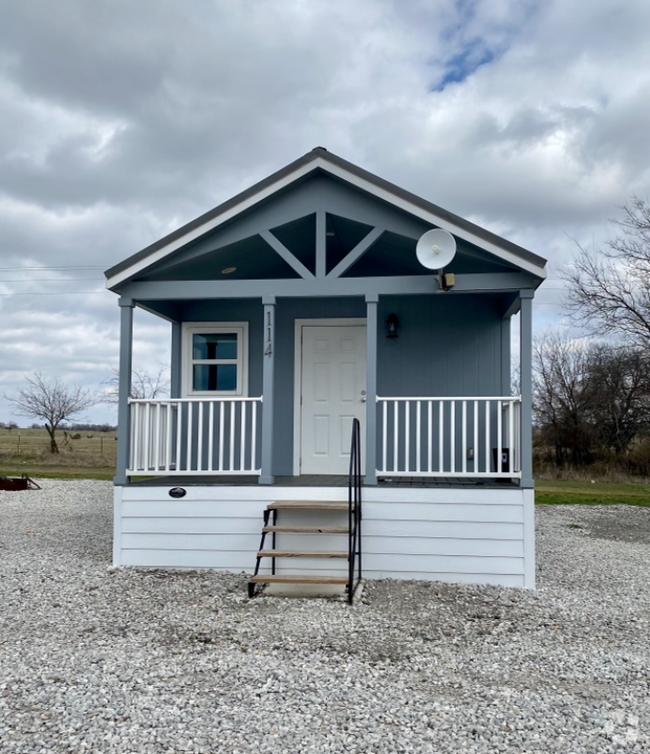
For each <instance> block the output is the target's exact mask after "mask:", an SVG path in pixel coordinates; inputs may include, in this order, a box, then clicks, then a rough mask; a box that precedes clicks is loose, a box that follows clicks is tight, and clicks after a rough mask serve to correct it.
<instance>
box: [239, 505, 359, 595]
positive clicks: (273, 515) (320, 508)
mask: <svg viewBox="0 0 650 754" xmlns="http://www.w3.org/2000/svg"><path fill="white" fill-rule="evenodd" d="M349 511H350V506H349V504H348V503H343V502H341V503H339V502H328V501H319V500H305V501H301V500H298V501H295V500H277V501H275V502H274V503H269V505H268V506H267V508H266V510H265V511H264V526H263V528H262V539H261V541H260V548H259V552H258V553H257V562H256V565H255V575H254V576H252V577H251V579H250V581H249V582H248V596H249V597H253V596H254V595H255V591H256V588H257V587H258V585H261V584H341V585H347V586H348V589H350V586H351V585H350V583H349V582H350V575H349V569H348V567H347V565H346V568H345V571H342V573H341V575H340V576H338V575H337V576H331V575H321V574H317V575H315V574H310V573H305V574H278V573H276V561H277V559H278V558H297V559H300V558H310V559H324V560H327V559H333V560H345V561H347V563H348V564H349V559H350V549H349V534H350V527H349V523H348V522H346V523H345V525H343V524H342V523H341V522H336V518H337V516H336V515H331V514H336V513H338V514H339V516H340V517H342V515H343V514H345V515H346V518H347V517H348V513H349ZM313 512H317V513H320V514H324V515H323V516H322V518H323V522H322V523H321V522H320V521H318V518H319V516H318V515H316V516H314V515H313ZM283 513H284V514H287V513H293V515H291V516H290V518H291V522H287V523H284V522H283V521H282V518H284V517H285V516H283V515H282V514H283ZM314 518H316V519H317V521H316V522H315V521H314ZM300 519H302V521H303V522H302V523H300V524H296V523H293V522H294V521H296V520H300ZM333 519H334V522H335V523H337V524H338V525H333ZM306 522H309V523H310V524H311V525H306ZM278 534H304V535H308V536H307V537H306V539H308V540H314V541H315V542H316V541H317V540H318V537H319V536H321V535H340V539H341V543H342V545H343V549H340V550H338V549H337V550H331V549H327V550H325V549H317V548H315V549H311V548H309V549H288V548H284V547H282V548H280V547H277V535H278ZM267 535H271V547H270V548H265V542H266V537H267ZM312 535H313V536H312ZM304 539H305V538H301V540H302V541H304ZM264 558H270V559H271V573H270V574H268V573H267V574H260V573H259V570H260V565H261V564H262V560H263V559H264Z"/></svg>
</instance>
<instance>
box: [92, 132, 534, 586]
mask: <svg viewBox="0 0 650 754" xmlns="http://www.w3.org/2000/svg"><path fill="white" fill-rule="evenodd" d="M432 229H442V230H444V231H447V232H448V233H449V234H451V236H453V240H455V245H456V253H455V256H453V258H452V259H451V261H449V262H448V264H447V265H446V266H445V267H444V270H442V271H439V270H436V269H432V268H431V265H429V266H425V265H424V264H422V263H421V262H420V258H421V257H419V255H418V248H417V244H418V240H419V239H421V238H422V236H423V235H424V234H425V233H427V232H429V231H431V230H432ZM545 264H546V263H545V260H544V259H542V258H540V257H539V256H537V255H535V254H533V253H531V252H529V251H526V250H525V249H523V248H521V247H519V246H517V245H515V244H513V243H510V242H509V241H506V240H505V239H503V238H500V237H498V236H496V235H495V234H493V233H490V232H488V231H486V230H484V229H482V228H480V227H478V226H476V225H474V224H473V223H471V222H468V221H466V220H463V219H462V218H460V217H457V216H456V215H453V214H451V213H450V212H447V211H446V210H443V209H441V208H440V207H437V206H435V205H434V204H431V203H430V202H428V201H425V200H424V199H421V198H419V197H417V196H414V195H413V194H411V193H409V192H407V191H404V190H403V189H400V188H398V187H397V186H395V185H393V184H391V183H389V182H387V181H385V180H383V179H381V178H379V177H377V176H375V175H373V174H371V173H369V172H367V171H365V170H363V169H361V168H359V167H357V166H355V165H353V164H351V163H349V162H347V161H345V160H343V159H341V158H340V157H337V156H335V155H333V154H332V153H330V152H328V151H327V150H325V149H323V148H320V147H319V148H316V149H314V150H313V151H311V152H309V153H308V154H306V155H305V156H304V157H301V158H300V159H298V160H296V161H295V162H293V163H291V164H290V165H288V166H287V167H285V168H283V169H282V170H280V171H278V172H277V173H275V174H273V175H271V176H270V177H268V178H266V179H265V180H263V181H261V182H260V183H258V184H256V185H255V186H253V187H251V188H250V189H248V190H246V191H244V192H243V193H241V194H239V195H237V196H235V197H234V198H232V199H230V200H229V201H227V202H225V203H224V204H222V205H220V206H219V207H217V208H216V209H214V210H212V211H210V212H208V213H207V214H205V215H203V216H202V217H199V218H198V219H196V220H194V221H193V222H191V223H189V224H188V225H185V226H184V227H182V228H180V229H178V230H176V231H175V232H173V233H172V234H170V235H168V236H166V237H165V238H163V239H161V240H160V241H158V242H156V243H154V244H153V245H151V246H149V247H148V248H146V249H144V250H143V251H141V252H139V253H137V254H135V255H133V256H131V257H130V258H128V259H126V260H125V261H124V262H121V263H120V264H118V265H116V266H115V267H113V268H111V269H110V270H108V271H107V272H106V277H107V287H108V288H109V289H110V290H112V291H114V292H115V293H117V294H118V295H119V297H120V298H119V306H120V311H121V347H120V402H119V418H118V424H119V438H118V466H117V475H116V478H115V536H114V563H115V565H133V566H155V567H174V568H183V567H191V568H213V569H221V570H231V571H242V570H244V571H250V572H252V570H253V569H254V568H255V566H256V563H257V562H258V561H257V557H258V552H259V540H260V533H261V529H262V525H263V524H264V526H265V528H266V530H267V531H268V532H269V534H272V536H273V543H274V548H275V550H277V552H278V553H280V552H284V553H285V554H284V555H280V554H277V556H276V555H274V557H273V559H272V562H271V563H269V564H268V566H267V565H266V563H265V561H264V560H261V561H260V562H261V570H260V573H261V574H264V573H267V574H271V573H272V575H275V576H281V575H282V574H287V575H291V574H294V575H296V574H297V575H299V574H301V573H307V574H311V575H312V576H315V577H318V576H319V575H322V576H324V577H325V576H336V574H339V573H340V565H339V566H338V567H337V566H336V565H335V558H334V556H333V555H332V556H331V557H329V558H327V557H321V556H322V555H323V553H324V552H328V553H330V554H331V553H333V552H338V550H336V546H337V545H336V538H337V536H339V535H340V534H341V533H342V532H343V530H344V529H345V528H346V527H345V524H344V523H343V524H341V522H338V524H341V525H337V522H336V521H335V520H334V518H332V520H328V521H327V522H326V524H327V525H325V524H323V523H322V520H320V519H319V521H317V520H316V518H315V516H321V515H325V516H326V517H327V516H330V515H331V516H333V517H335V516H336V513H335V511H336V510H337V509H338V507H337V506H339V505H340V504H341V503H343V502H345V501H346V500H347V499H348V489H347V475H348V467H349V461H350V436H351V429H352V424H353V420H354V419H355V418H356V419H358V420H359V422H360V425H361V449H360V452H361V470H362V477H363V487H362V498H363V535H362V537H361V542H360V544H359V550H360V554H361V555H362V558H363V564H364V575H365V576H366V577H368V578H383V577H393V578H421V579H439V580H447V581H463V582H473V583H491V584H502V585H508V586H519V587H531V588H532V587H533V586H534V557H535V553H534V513H533V502H534V492H533V478H532V467H531V465H532V453H531V314H532V300H533V296H534V293H535V290H536V289H537V287H538V286H539V285H540V284H541V282H542V281H543V279H544V278H545V275H546V271H545ZM135 306H139V307H142V308H143V309H146V310H147V311H149V312H152V313H153V314H155V315H157V316H159V317H161V318H163V319H166V320H168V321H169V322H170V323H171V333H172V335H171V343H170V345H169V359H170V363H171V375H172V376H171V397H170V398H166V399H162V400H160V399H156V400H134V399H131V398H129V395H130V393H131V385H130V374H131V361H132V337H133V308H134V307H135ZM517 313H519V315H520V338H519V349H518V350H519V354H516V356H518V360H519V363H520V367H521V381H520V382H521V395H514V394H513V393H512V391H511V364H512V359H511V352H510V351H511V345H510V344H511V333H510V331H511V318H512V317H513V315H515V314H517ZM164 350H165V349H164V347H163V352H164ZM163 352H161V353H163ZM279 501H281V502H283V503H291V504H292V505H285V506H284V509H286V510H285V512H284V513H282V514H281V515H282V516H283V519H282V523H284V524H285V525H284V526H280V524H278V522H277V521H276V517H277V513H278V510H282V509H283V508H282V505H279ZM316 503H320V504H325V503H330V504H331V505H332V510H326V511H325V512H324V513H323V505H321V508H320V510H321V513H316V512H315V511H316V509H317V507H318V506H317V505H316ZM308 504H311V512H307V513H305V516H306V518H303V519H301V521H297V520H296V519H295V516H296V515H297V511H296V510H291V508H292V506H293V508H300V506H301V505H303V507H309V505H308ZM268 511H275V512H274V513H273V517H272V519H271V518H269V513H268ZM265 512H266V513H265ZM310 516H311V518H310ZM315 533H320V534H321V535H322V539H321V540H319V542H318V549H317V550H314V543H313V535H314V534H315ZM292 548H297V549H298V550H299V551H300V558H296V557H291V552H290V551H291V550H292ZM262 549H264V548H262ZM339 549H340V548H339ZM265 552H266V551H265ZM319 553H320V555H319ZM293 554H296V553H295V552H294V553H293ZM260 557H263V556H260ZM297 562H299V566H298V567H297V566H295V565H294V564H295V563H297ZM337 562H338V561H337Z"/></svg>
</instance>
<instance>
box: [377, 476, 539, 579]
mask: <svg viewBox="0 0 650 754" xmlns="http://www.w3.org/2000/svg"><path fill="white" fill-rule="evenodd" d="M364 492H365V493H366V494H365V497H364V508H363V569H364V575H365V576H366V577H367V578H402V579H408V578H419V579H429V580H439V581H452V582H465V583H489V584H498V585H502V586H518V587H522V586H532V584H531V576H530V573H531V567H530V564H531V561H532V562H534V539H533V538H532V536H530V533H529V532H528V529H529V528H530V525H531V521H529V520H527V515H526V510H525V499H526V498H525V492H524V491H523V490H519V489H506V490H503V489H487V490H476V489H462V488H460V489H449V488H436V489H406V490H401V489H400V488H381V487H379V488H376V489H366V490H364ZM425 499H427V501H426V502H425ZM530 504H531V505H532V501H531V503H530ZM528 518H530V517H528Z"/></svg>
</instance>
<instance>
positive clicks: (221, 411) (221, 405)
mask: <svg viewBox="0 0 650 754" xmlns="http://www.w3.org/2000/svg"><path fill="white" fill-rule="evenodd" d="M224 414H225V408H224V402H223V401H220V402H219V471H225V469H224V465H223V434H224V426H223V424H224Z"/></svg>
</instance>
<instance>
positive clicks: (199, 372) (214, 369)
mask: <svg viewBox="0 0 650 754" xmlns="http://www.w3.org/2000/svg"><path fill="white" fill-rule="evenodd" d="M193 389H194V390H200V391H205V390H236V389H237V365H236V364H195V365H194V379H193Z"/></svg>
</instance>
